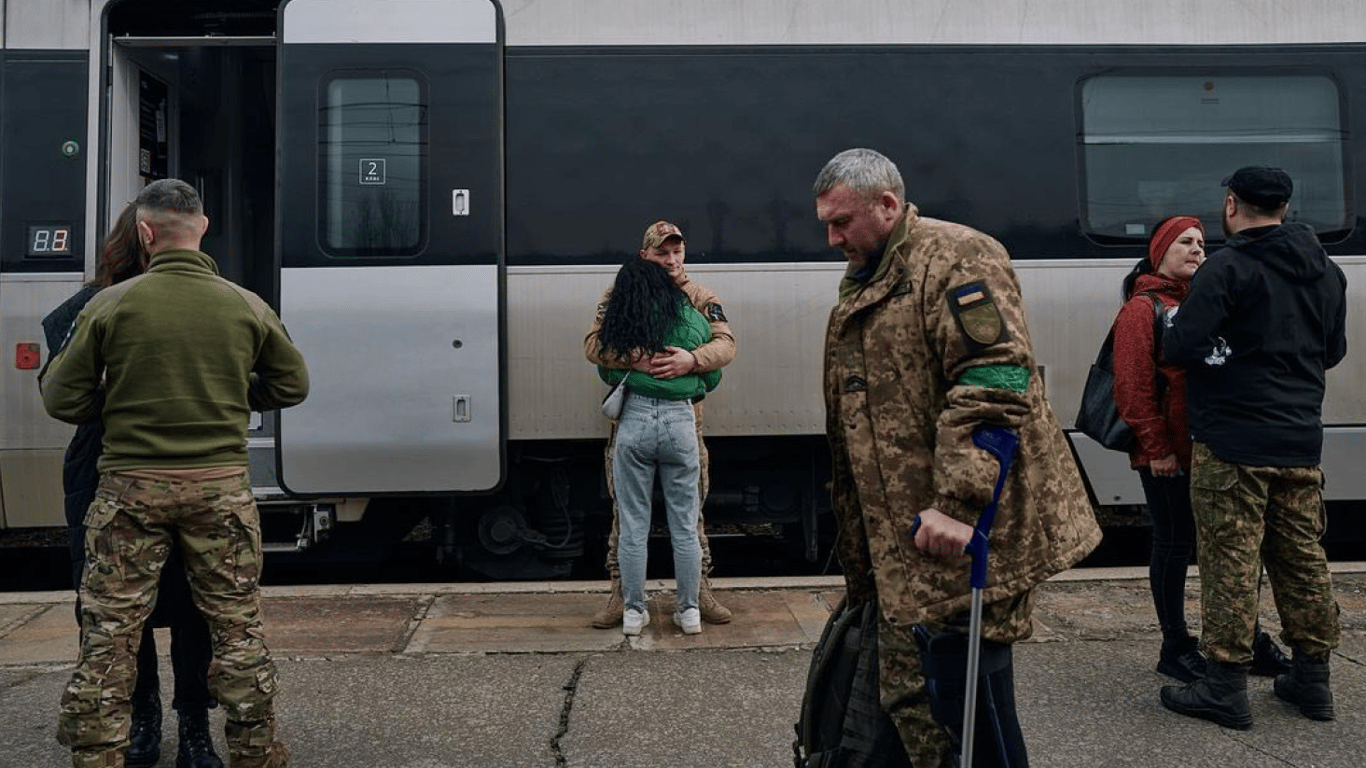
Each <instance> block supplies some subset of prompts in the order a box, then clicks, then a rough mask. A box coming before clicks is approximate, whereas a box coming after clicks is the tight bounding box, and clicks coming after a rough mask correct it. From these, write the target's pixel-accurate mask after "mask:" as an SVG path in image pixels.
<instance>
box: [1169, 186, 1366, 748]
mask: <svg viewBox="0 0 1366 768" xmlns="http://www.w3.org/2000/svg"><path fill="white" fill-rule="evenodd" d="M1224 186H1225V187H1227V188H1228V194H1227V195H1226V196H1225V198H1224V211H1223V222H1224V232H1225V234H1227V235H1228V240H1227V242H1226V243H1225V244H1224V247H1223V248H1222V249H1220V250H1219V251H1218V252H1216V253H1215V254H1213V255H1212V256H1210V257H1209V258H1208V259H1207V260H1206V261H1205V264H1204V265H1203V266H1202V267H1201V268H1200V270H1199V271H1198V272H1196V274H1195V279H1194V281H1193V282H1192V284H1191V288H1190V293H1189V294H1188V295H1187V297H1186V300H1185V301H1184V302H1182V304H1181V309H1180V311H1179V312H1178V313H1174V315H1173V317H1172V319H1171V321H1170V327H1169V328H1168V329H1167V331H1166V333H1165V335H1164V338H1163V344H1162V348H1163V352H1164V353H1165V354H1166V356H1167V359H1168V360H1170V361H1172V362H1174V363H1176V364H1178V365H1184V366H1186V369H1187V378H1186V381H1187V398H1188V403H1189V412H1190V427H1191V435H1192V437H1193V438H1194V439H1195V446H1194V450H1193V452H1192V457H1191V502H1192V507H1193V508H1194V511H1195V524H1196V529H1197V532H1198V537H1197V538H1198V540H1199V544H1198V547H1199V558H1200V582H1201V614H1202V616H1203V621H1204V631H1203V637H1202V644H1203V647H1204V651H1205V655H1206V656H1207V657H1208V658H1209V660H1210V662H1211V663H1210V665H1209V668H1208V672H1207V675H1206V677H1204V678H1201V679H1199V680H1197V681H1195V682H1194V683H1191V684H1189V685H1186V686H1166V687H1164V688H1163V689H1162V703H1163V705H1164V706H1166V707H1167V708H1168V709H1170V710H1173V711H1175V712H1179V713H1181V714H1183V715H1190V716H1192V717H1199V718H1204V719H1206V720H1212V721H1214V722H1216V723H1218V724H1220V725H1223V726H1225V727H1228V728H1239V729H1247V728H1250V727H1252V712H1251V709H1250V707H1249V704H1248V698H1247V672H1248V666H1249V664H1251V662H1252V638H1253V622H1254V621H1256V618H1257V577H1258V574H1259V572H1260V565H1259V562H1260V563H1265V565H1266V572H1267V577H1268V578H1269V580H1270V582H1271V588H1272V591H1273V593H1274V594H1275V597H1276V607H1277V610H1278V611H1279V612H1280V617H1281V624H1282V626H1283V628H1284V631H1283V632H1282V634H1281V637H1282V639H1283V640H1284V641H1285V642H1287V643H1288V644H1290V646H1291V647H1292V648H1293V649H1294V660H1293V661H1294V664H1293V668H1292V671H1291V672H1290V673H1289V674H1284V675H1281V676H1279V677H1277V678H1276V682H1275V691H1276V695H1277V696H1279V697H1280V698H1282V699H1284V700H1286V701H1288V702H1291V703H1292V704H1295V705H1297V706H1298V707H1299V710H1300V712H1301V713H1302V714H1304V715H1305V716H1306V717H1309V718H1312V719H1314V720H1331V719H1333V695H1332V692H1331V691H1330V689H1329V687H1328V657H1329V655H1330V654H1331V652H1332V650H1333V649H1334V648H1336V647H1337V646H1338V643H1339V642H1340V640H1341V628H1340V626H1339V623H1338V605H1337V602H1336V601H1335V600H1334V599H1333V593H1332V585H1331V583H1330V579H1329V575H1328V559H1327V557H1326V556H1325V555H1324V552H1323V546H1322V545H1321V544H1320V543H1319V540H1320V539H1321V538H1322V536H1323V532H1324V527H1325V523H1326V520H1325V513H1324V508H1323V497H1322V487H1323V473H1322V472H1321V471H1320V470H1319V460H1320V455H1321V453H1322V448H1323V420H1322V411H1323V391H1324V378H1325V377H1324V372H1325V371H1326V370H1327V369H1329V368H1332V367H1333V366H1334V365H1337V364H1338V363H1339V362H1340V361H1341V360H1342V358H1343V357H1344V356H1345V355H1346V354H1347V339H1346V334H1345V330H1344V325H1345V323H1346V315H1347V296H1346V292H1347V281H1346V278H1345V277H1344V276H1343V273H1342V270H1341V269H1339V268H1338V266H1337V265H1336V264H1334V263H1333V262H1332V260H1331V259H1329V258H1328V254H1327V253H1325V252H1324V250H1323V246H1321V245H1320V244H1319V241H1318V237H1317V236H1316V235H1315V234H1314V230H1313V229H1312V228H1311V227H1309V226H1308V225H1307V224H1303V223H1301V222H1297V221H1291V222H1285V221H1284V218H1285V214H1286V211H1287V208H1288V205H1289V201H1290V193H1291V190H1292V184H1291V181H1290V176H1289V175H1287V174H1286V173H1285V171H1282V170H1280V169H1279V168H1264V167H1248V168H1240V169H1238V171H1237V172H1235V173H1234V174H1233V175H1232V176H1230V177H1229V178H1227V179H1225V180H1224Z"/></svg>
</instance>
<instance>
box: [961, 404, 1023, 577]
mask: <svg viewBox="0 0 1366 768" xmlns="http://www.w3.org/2000/svg"><path fill="white" fill-rule="evenodd" d="M972 442H974V443H976V444H977V447H979V448H981V449H983V450H985V451H986V452H987V453H990V454H991V455H992V456H995V457H996V460H997V462H998V463H999V464H1000V467H1001V471H1000V473H999V474H997V476H996V488H995V490H993V491H992V492H991V501H990V502H988V503H987V506H986V509H983V510H982V514H981V516H979V517H978V518H977V525H976V526H975V527H974V528H973V531H972V540H971V541H969V542H968V548H967V553H968V555H970V556H971V557H972V576H971V577H970V579H969V583H970V584H971V585H972V588H973V589H984V588H986V586H987V540H988V538H989V537H990V536H991V525H992V523H994V522H996V505H997V504H998V503H1000V501H1001V491H1003V490H1004V489H1005V487H1006V476H1007V475H1009V474H1010V465H1011V464H1012V463H1013V462H1014V461H1015V451H1016V450H1017V449H1018V448H1019V446H1020V436H1019V435H1017V434H1015V433H1014V432H1013V431H1011V430H1009V429H1006V428H1005V427H998V426H995V425H992V424H978V425H977V428H976V429H974V430H973V431H972Z"/></svg>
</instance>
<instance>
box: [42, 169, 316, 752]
mask: <svg viewBox="0 0 1366 768" xmlns="http://www.w3.org/2000/svg"><path fill="white" fill-rule="evenodd" d="M136 204H137V206H138V212H137V229H138V236H139V238H140V239H141V240H142V243H143V245H144V246H145V248H146V250H147V253H148V254H150V256H151V261H150V263H149V264H148V268H147V272H146V273H145V274H143V275H140V276H138V277H135V278H131V279H129V280H125V281H124V282H122V283H119V284H118V285H114V286H111V287H109V288H106V289H104V290H102V291H100V292H99V293H98V294H96V295H95V297H94V298H93V299H91V300H90V303H89V304H87V305H86V307H85V309H84V310H82V311H81V313H80V315H79V316H78V317H77V318H76V322H75V324H74V325H73V326H72V330H71V335H70V339H69V341H68V342H67V344H66V346H65V347H64V348H63V349H62V351H61V352H59V353H58V354H57V355H56V356H55V357H54V358H53V359H52V360H51V362H50V363H49V365H48V368H47V370H46V372H45V374H44V375H43V377H42V379H41V384H42V391H43V404H44V406H45V407H46V408H47V411H48V413H49V414H51V415H52V416H54V417H56V418H58V419H61V420H63V421H67V422H71V423H81V422H84V421H89V420H91V419H96V418H98V419H100V420H101V421H103V423H104V428H105V431H104V441H103V443H104V450H103V453H102V454H101V456H100V459H99V470H100V484H99V489H98V491H97V493H96V496H95V501H94V502H93V503H92V504H91V505H90V509H89V511H88V512H87V513H86V520H85V524H86V539H85V549H86V567H85V571H84V574H83V576H82V579H81V605H82V615H81V634H82V637H83V643H82V647H81V658H80V661H79V663H78V664H77V666H76V670H75V672H74V673H73V675H72V677H71V682H70V683H69V684H68V685H67V688H66V692H65V693H64V695H63V696H62V713H61V717H60V719H59V720H58V727H57V740H58V741H60V742H61V743H62V744H64V745H66V746H69V747H70V748H71V754H72V765H73V766H76V767H77V768H96V767H98V768H110V767H115V768H117V767H118V766H122V765H124V752H125V750H126V749H127V746H128V733H129V719H130V712H131V705H130V702H129V698H130V695H131V693H132V689H133V684H134V678H135V677H136V669H137V666H136V662H135V657H136V654H137V649H138V643H139V640H140V638H141V633H142V625H143V623H144V622H145V621H146V620H147V618H148V615H149V614H150V613H151V611H152V606H153V604H154V603H155V601H156V587H157V582H158V580H159V576H160V573H161V569H162V567H163V566H164V565H165V563H166V559H167V557H168V555H169V552H170V549H171V545H172V544H173V543H174V544H178V545H179V547H180V550H181V552H182V554H183V556H184V561H185V567H186V570H187V571H188V575H189V577H190V586H191V589H192V592H193V594H194V600H195V604H196V605H197V606H198V607H199V610H200V611H201V612H202V613H203V614H204V616H205V618H206V619H207V620H208V622H209V626H210V630H211V632H212V635H213V654H214V661H213V664H212V666H211V667H210V671H209V687H210V690H211V691H212V693H213V695H214V698H215V699H217V700H218V702H219V703H220V704H221V705H222V706H223V708H224V709H225V710H226V714H227V722H226V726H225V730H226V732H227V741H228V752H229V756H230V757H229V759H230V764H231V766H232V768H284V766H286V765H288V762H289V750H287V749H286V748H285V746H284V745H283V744H280V743H279V742H277V741H275V714H274V707H273V704H272V699H273V698H274V696H275V692H276V670H275V663H274V661H273V660H272V659H271V656H270V651H269V650H268V649H267V648H266V645H265V643H264V641H263V639H262V638H263V637H264V631H263V629H262V622H261V595H260V588H259V578H260V574H261V524H260V519H259V517H258V515H257V510H256V502H255V499H254V497H253V496H252V490H251V480H250V478H248V476H247V441H246V430H247V423H248V420H249V418H250V415H251V412H252V411H253V410H257V411H259V410H269V409H275V408H285V407H288V406H291V405H295V404H297V403H299V402H302V401H303V399H304V398H305V397H306V396H307V394H308V371H307V369H306V368H305V367H304V361H303V357H302V355H300V354H299V351H298V350H297V349H296V348H295V347H294V344H293V343H292V342H291V341H290V339H289V335H288V334H287V333H286V332H285V329H284V326H283V325H281V323H280V319H279V318H278V317H276V315H275V312H274V311H272V310H271V309H270V307H269V306H268V305H267V304H266V303H265V302H264V301H262V300H261V299H260V298H259V297H258V296H256V295H255V294H253V293H251V292H250V291H247V290H245V289H243V288H240V287H238V286H236V285H234V284H232V283H230V282H228V281H227V280H224V279H223V278H221V277H219V276H218V270H217V268H216V266H215V265H214V261H213V259H211V258H210V257H209V256H207V255H205V254H204V253H201V252H200V251H199V243H200V239H201V238H202V237H203V235H204V232H205V231H206V230H207V228H208V225H209V222H208V219H207V218H205V216H204V212H203V205H202V203H201V201H200V198H199V193H198V192H196V191H195V189H194V188H193V187H191V186H190V185H189V184H186V183H185V182H183V181H179V180H176V179H164V180H161V181H156V182H153V183H152V184H150V185H148V186H147V187H146V188H145V189H143V191H142V192H141V194H139V195H138V197H137V200H136Z"/></svg>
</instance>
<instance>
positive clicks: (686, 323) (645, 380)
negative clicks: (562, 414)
mask: <svg viewBox="0 0 1366 768" xmlns="http://www.w3.org/2000/svg"><path fill="white" fill-rule="evenodd" d="M678 317H679V322H678V324H677V325H675V326H674V327H673V329H671V330H670V331H669V333H668V334H666V335H665V337H664V345H665V346H668V347H680V348H682V349H687V350H693V349H697V348H698V347H699V346H701V345H703V344H706V343H707V342H709V341H711V338H712V336H711V326H710V325H709V324H708V323H707V318H706V317H703V315H702V313H701V312H698V311H697V310H696V309H693V308H692V305H690V304H684V305H683V307H682V308H681V309H680V310H679V313H678ZM627 375H628V372H627V371H624V370H621V369H618V368H607V367H604V366H601V365H599V366H598V376H599V377H601V378H602V380H603V381H605V382H607V383H608V384H616V383H617V382H618V381H621V380H622V379H623V378H625V377H626V376H627ZM629 375H630V376H631V379H630V381H627V382H626V386H628V387H630V388H631V391H632V392H634V393H636V394H638V395H642V396H644V397H653V398H656V399H659V400H687V399H689V398H691V399H694V400H696V399H699V398H702V397H705V396H706V394H707V393H708V392H710V391H712V390H713V389H716V385H717V384H720V383H721V372H720V371H707V372H706V373H696V372H694V373H687V374H684V375H682V376H679V377H677V378H673V379H656V378H654V377H653V376H651V375H649V374H647V373H641V372H640V371H630V372H629Z"/></svg>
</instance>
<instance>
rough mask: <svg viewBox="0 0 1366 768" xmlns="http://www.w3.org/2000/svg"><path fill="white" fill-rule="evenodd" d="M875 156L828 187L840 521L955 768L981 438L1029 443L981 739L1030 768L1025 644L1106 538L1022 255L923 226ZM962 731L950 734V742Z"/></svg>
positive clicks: (869, 597)
mask: <svg viewBox="0 0 1366 768" xmlns="http://www.w3.org/2000/svg"><path fill="white" fill-rule="evenodd" d="M904 190H905V187H904V184H903V182H902V180H901V174H900V172H899V171H898V170H897V168H896V166H895V165H894V164H893V163H892V162H891V161H890V160H888V159H887V158H886V157H884V156H883V155H881V154H880V153H878V152H875V151H873V150H871V149H850V150H846V151H844V152H841V153H839V154H838V155H836V156H835V157H834V158H833V159H832V160H830V162H829V163H828V164H827V165H826V166H825V168H824V169H822V170H821V172H820V174H819V175H818V176H817V178H816V183H815V186H814V190H813V192H814V194H815V198H816V216H817V218H819V219H820V221H821V222H822V223H823V224H824V225H825V227H826V233H827V235H828V238H829V242H830V245H831V246H832V247H834V248H838V249H840V250H841V251H843V252H844V255H845V257H846V258H847V259H848V260H849V267H848V270H847V271H846V273H845V276H844V279H843V280H842V281H841V283H840V286H839V299H838V302H837V303H836V305H835V308H834V309H833V310H832V311H831V313H830V321H829V325H828V328H827V331H826V355H825V379H824V391H825V402H826V432H827V437H828V439H829V441H830V447H831V461H832V480H833V481H832V485H831V494H832V499H831V500H832V508H833V510H834V513H835V516H836V519H837V521H838V526H839V543H838V545H837V546H838V553H839V558H840V563H841V565H842V566H843V570H844V574H845V584H846V588H847V590H848V599H849V603H850V604H851V605H863V604H866V603H868V602H870V601H871V602H875V603H876V605H877V609H878V635H877V648H878V654H879V659H878V672H879V695H880V698H881V705H882V708H883V710H884V711H886V712H887V714H888V715H890V717H891V719H892V721H893V722H894V723H895V725H896V728H897V731H898V732H899V734H900V736H901V741H902V743H903V745H904V746H905V748H906V752H907V754H908V756H909V757H910V758H911V763H912V764H913V765H915V766H916V768H925V767H926V766H950V765H953V759H952V753H953V752H956V751H958V750H960V749H961V747H962V744H961V741H962V735H963V732H964V727H963V726H964V723H963V702H964V699H965V697H966V692H967V685H968V681H967V647H968V640H967V628H968V608H969V605H970V602H971V593H972V590H971V588H970V586H969V579H968V576H969V567H970V565H971V561H970V560H969V559H968V558H967V557H965V556H964V551H965V548H966V547H967V544H968V542H969V541H970V539H971V537H972V536H973V526H974V524H975V523H976V521H977V518H978V516H979V514H980V513H981V512H982V510H983V508H984V507H985V506H986V505H987V503H988V502H989V501H990V499H991V498H992V491H993V489H994V486H995V483H996V478H997V474H998V472H999V466H998V462H997V460H996V459H995V458H994V457H993V456H992V454H990V453H988V452H987V451H985V450H983V449H982V448H979V447H977V446H976V445H975V444H974V442H973V432H974V431H975V429H976V428H977V426H978V425H981V424H992V425H997V426H1001V427H1006V428H1009V429H1011V430H1013V431H1015V432H1016V433H1018V435H1019V438H1020V447H1019V451H1018V454H1017V456H1016V457H1015V460H1014V464H1013V469H1012V470H1011V472H1010V475H1009V477H1008V479H1007V482H1006V484H1005V487H1004V491H1003V493H1002V494H1001V498H1000V502H999V512H998V513H997V515H996V518H995V524H994V526H993V528H992V530H991V537H990V540H991V569H990V570H989V572H988V579H987V583H986V587H985V589H984V592H983V599H984V602H985V610H984V621H983V626H982V638H983V642H982V650H981V664H980V675H979V677H978V680H977V681H976V682H975V683H974V684H975V685H976V686H977V688H978V691H979V695H978V698H977V701H978V707H977V715H976V724H975V737H974V739H973V748H974V752H975V754H976V756H977V758H978V761H979V762H978V764H979V765H993V766H1011V767H1012V768H1014V766H1023V765H1027V761H1028V758H1027V756H1026V751H1025V745H1024V738H1023V736H1022V735H1021V732H1020V727H1019V722H1018V719H1017V717H1016V714H1015V692H1014V690H1015V689H1014V681H1013V673H1012V658H1011V644H1012V643H1014V642H1016V641H1018V640H1022V639H1024V638H1027V637H1029V635H1030V633H1031V631H1032V627H1031V621H1030V615H1031V612H1032V609H1033V605H1034V587H1035V586H1036V585H1037V584H1039V583H1040V582H1042V581H1043V580H1045V579H1047V578H1048V577H1049V576H1052V575H1053V574H1055V573H1057V572H1059V571H1062V570H1064V569H1065V568H1068V567H1069V566H1071V565H1073V564H1074V563H1076V562H1077V561H1079V560H1081V558H1082V557H1084V556H1085V555H1086V554H1087V553H1088V552H1090V551H1091V550H1092V549H1093V548H1094V547H1095V546H1096V544H1098V543H1099V542H1100V528H1099V526H1097V524H1096V521H1095V518H1094V516H1093V514H1092V512H1091V505H1090V501H1089V499H1088V497H1087V495H1086V490H1085V488H1084V487H1083V485H1082V482H1081V477H1080V474H1079V473H1078V471H1077V467H1076V464H1075V463H1074V462H1073V460H1072V452H1071V451H1070V450H1069V448H1068V445H1067V441H1066V438H1065V437H1064V436H1063V433H1062V429H1061V427H1060V426H1059V424H1058V421H1057V419H1056V418H1055V417H1054V415H1053V411H1052V409H1051V408H1050V407H1049V405H1048V402H1047V401H1046V400H1045V399H1044V391H1043V382H1042V381H1041V380H1040V377H1039V376H1038V375H1037V374H1036V365H1035V361H1034V353H1033V350H1032V348H1031V345H1030V341H1029V331H1028V329H1027V327H1026V325H1025V317H1024V310H1023V302H1022V300H1021V297H1020V286H1019V282H1018V281H1017V279H1016V277H1015V272H1014V270H1013V269H1012V268H1011V264H1010V257H1009V256H1008V255H1007V254H1006V251H1005V249H1004V248H1003V247H1002V246H1001V244H1000V243H998V242H996V241H995V240H993V239H992V238H990V237H988V236H986V235H984V234H982V233H981V232H977V231H976V230H973V229H969V228H968V227H964V226H960V225H958V224H952V223H949V222H946V221H938V220H935V219H930V218H925V217H922V216H920V214H919V212H918V211H917V209H916V207H915V206H914V205H911V204H909V203H907V202H906V201H905V192H904ZM945 736H947V737H948V738H947V739H946V738H945Z"/></svg>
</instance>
